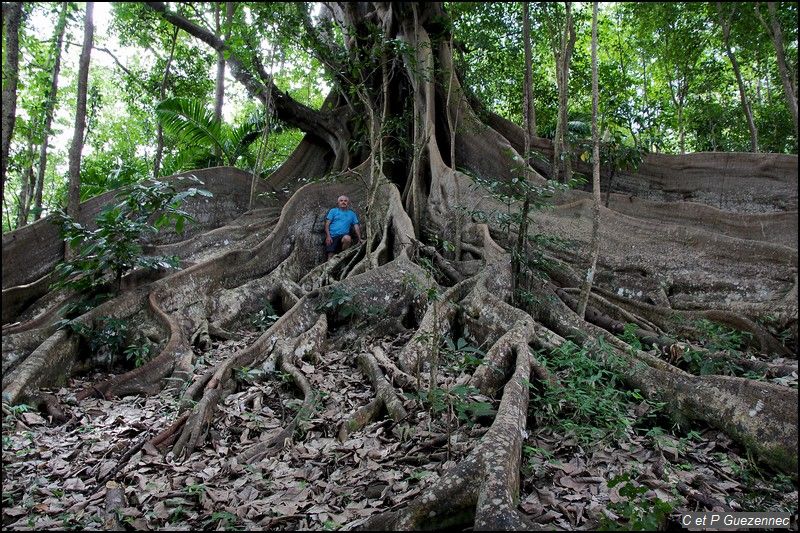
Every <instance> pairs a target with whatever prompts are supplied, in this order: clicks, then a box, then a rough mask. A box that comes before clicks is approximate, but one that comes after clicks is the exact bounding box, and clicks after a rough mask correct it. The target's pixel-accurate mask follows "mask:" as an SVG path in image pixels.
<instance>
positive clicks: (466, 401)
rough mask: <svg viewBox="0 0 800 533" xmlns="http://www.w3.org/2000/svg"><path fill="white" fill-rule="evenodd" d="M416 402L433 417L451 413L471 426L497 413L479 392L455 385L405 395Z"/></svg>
mask: <svg viewBox="0 0 800 533" xmlns="http://www.w3.org/2000/svg"><path fill="white" fill-rule="evenodd" d="M406 395H407V396H408V397H409V398H413V399H415V400H418V401H419V402H420V403H421V404H422V405H423V407H425V408H426V409H430V411H431V413H433V414H434V415H441V414H443V413H448V412H449V413H452V414H454V415H455V416H456V418H457V420H459V421H460V422H462V423H466V424H467V425H473V424H474V423H475V422H476V421H477V420H478V419H479V418H483V417H489V416H494V415H495V414H496V413H497V411H496V410H495V409H494V406H493V405H492V404H491V403H490V402H488V401H487V399H486V397H485V396H483V395H481V394H480V391H479V390H478V389H477V388H475V387H473V386H470V385H456V386H455V387H452V388H444V387H431V389H430V390H429V391H418V392H413V393H407V394H406Z"/></svg>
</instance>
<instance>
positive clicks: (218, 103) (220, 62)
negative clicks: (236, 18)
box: [214, 2, 233, 121]
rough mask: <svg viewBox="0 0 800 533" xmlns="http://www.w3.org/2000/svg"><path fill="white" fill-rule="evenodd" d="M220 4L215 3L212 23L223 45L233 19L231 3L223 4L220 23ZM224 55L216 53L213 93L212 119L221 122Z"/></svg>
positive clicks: (223, 95)
mask: <svg viewBox="0 0 800 533" xmlns="http://www.w3.org/2000/svg"><path fill="white" fill-rule="evenodd" d="M221 7H222V2H219V3H217V6H216V7H215V9H214V21H215V22H216V26H217V27H216V30H217V35H219V36H220V38H221V39H222V42H223V43H227V42H228V40H230V38H231V21H232V19H233V2H225V20H224V22H222V23H220V9H221ZM225 65H226V62H225V54H224V53H223V52H222V51H218V52H217V78H216V86H215V87H216V88H215V91H214V118H215V119H216V120H219V121H222V106H223V104H224V103H225Z"/></svg>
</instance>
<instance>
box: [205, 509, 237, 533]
mask: <svg viewBox="0 0 800 533" xmlns="http://www.w3.org/2000/svg"><path fill="white" fill-rule="evenodd" d="M238 522H239V517H238V516H236V515H235V514H233V513H229V512H228V511H214V512H213V513H211V516H209V517H208V518H206V519H205V520H204V521H203V526H204V528H205V529H212V527H213V526H216V527H213V529H215V530H217V531H219V530H223V531H238V530H241V529H242V527H241V526H237V523H238Z"/></svg>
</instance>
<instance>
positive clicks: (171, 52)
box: [153, 27, 180, 178]
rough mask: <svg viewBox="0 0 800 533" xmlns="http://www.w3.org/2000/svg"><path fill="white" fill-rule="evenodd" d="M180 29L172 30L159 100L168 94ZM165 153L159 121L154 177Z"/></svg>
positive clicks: (162, 129)
mask: <svg viewBox="0 0 800 533" xmlns="http://www.w3.org/2000/svg"><path fill="white" fill-rule="evenodd" d="M178 31H180V30H179V29H178V28H177V27H175V28H174V29H173V31H172V45H171V46H170V48H169V58H168V59H167V65H166V66H165V67H164V77H163V78H162V79H161V89H160V91H159V101H163V100H164V98H165V97H166V96H167V80H168V79H169V69H170V67H171V66H172V59H173V57H175V45H176V43H177V42H178ZM163 153H164V128H162V127H161V122H158V126H157V128H156V155H155V158H154V160H153V178H158V174H159V172H161V157H162V155H163Z"/></svg>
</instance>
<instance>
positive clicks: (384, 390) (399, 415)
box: [339, 348, 408, 442]
mask: <svg viewBox="0 0 800 533" xmlns="http://www.w3.org/2000/svg"><path fill="white" fill-rule="evenodd" d="M377 349H379V348H377ZM357 359H358V366H359V367H360V368H361V371H362V372H363V373H364V374H365V375H366V376H367V377H368V378H369V381H370V383H372V386H373V387H374V388H375V399H374V400H372V401H371V402H370V403H369V404H367V405H365V406H364V407H362V408H360V409H359V410H358V411H356V412H355V413H354V414H353V415H352V416H351V417H350V418H349V419H348V420H347V421H346V422H345V423H344V424H342V427H341V429H340V430H339V440H340V441H343V442H344V441H346V440H347V438H348V437H349V436H350V434H351V433H353V432H355V431H359V430H361V429H363V428H364V426H366V425H367V424H369V423H370V422H373V421H374V420H375V419H376V418H377V417H378V415H379V414H380V412H381V410H382V409H386V412H387V413H388V414H389V418H391V419H392V420H393V421H394V422H395V423H398V422H400V421H401V420H404V419H405V418H406V417H407V416H408V413H407V412H406V410H405V408H404V407H403V402H402V401H400V398H398V396H397V394H396V393H395V391H394V388H393V387H392V386H391V384H390V383H389V382H388V381H386V378H385V377H384V375H383V372H381V369H380V367H379V366H378V362H377V361H376V360H375V358H374V357H373V356H372V355H371V354H370V353H367V352H362V353H360V354H358V357H357Z"/></svg>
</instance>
